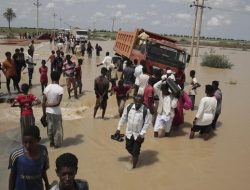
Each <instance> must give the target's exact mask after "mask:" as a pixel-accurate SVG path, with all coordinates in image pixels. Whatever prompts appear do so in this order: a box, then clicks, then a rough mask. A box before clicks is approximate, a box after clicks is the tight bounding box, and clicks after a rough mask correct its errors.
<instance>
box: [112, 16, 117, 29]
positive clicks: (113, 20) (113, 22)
mask: <svg viewBox="0 0 250 190" xmlns="http://www.w3.org/2000/svg"><path fill="white" fill-rule="evenodd" d="M115 20H116V18H115V16H114V17H112V30H111V31H112V32H114V25H115Z"/></svg>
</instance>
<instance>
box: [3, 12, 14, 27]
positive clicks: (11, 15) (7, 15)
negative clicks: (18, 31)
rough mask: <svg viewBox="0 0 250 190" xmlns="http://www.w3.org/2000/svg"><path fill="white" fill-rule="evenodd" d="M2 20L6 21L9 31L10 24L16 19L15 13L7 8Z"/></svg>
mask: <svg viewBox="0 0 250 190" xmlns="http://www.w3.org/2000/svg"><path fill="white" fill-rule="evenodd" d="M3 16H4V18H6V20H7V21H8V24H9V29H10V22H11V21H12V20H13V19H14V18H16V13H15V12H14V11H13V9H12V8H7V9H6V11H5V12H4V13H3Z"/></svg>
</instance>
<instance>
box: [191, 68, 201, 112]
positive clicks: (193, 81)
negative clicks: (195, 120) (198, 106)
mask: <svg viewBox="0 0 250 190" xmlns="http://www.w3.org/2000/svg"><path fill="white" fill-rule="evenodd" d="M190 77H191V81H190V89H189V97H190V99H191V100H192V107H191V110H194V104H195V95H196V94H197V92H196V88H198V87H199V83H198V81H197V79H196V78H195V70H191V71H190Z"/></svg>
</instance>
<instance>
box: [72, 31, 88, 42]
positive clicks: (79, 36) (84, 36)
mask: <svg viewBox="0 0 250 190" xmlns="http://www.w3.org/2000/svg"><path fill="white" fill-rule="evenodd" d="M71 35H72V36H73V37H75V39H76V41H77V42H82V41H87V40H88V39H89V32H88V30H82V29H73V30H72V31H71Z"/></svg>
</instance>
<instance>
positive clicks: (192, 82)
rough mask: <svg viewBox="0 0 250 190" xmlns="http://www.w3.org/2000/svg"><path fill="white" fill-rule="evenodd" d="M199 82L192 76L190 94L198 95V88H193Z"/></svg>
mask: <svg viewBox="0 0 250 190" xmlns="http://www.w3.org/2000/svg"><path fill="white" fill-rule="evenodd" d="M196 83H198V81H197V79H196V78H192V80H191V83H190V85H189V88H190V89H189V95H196V89H192V88H193V86H194V85H195V84H196Z"/></svg>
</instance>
